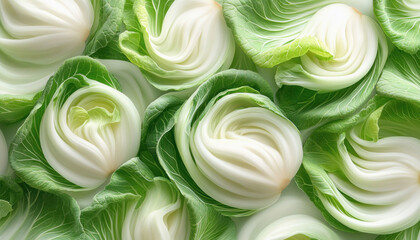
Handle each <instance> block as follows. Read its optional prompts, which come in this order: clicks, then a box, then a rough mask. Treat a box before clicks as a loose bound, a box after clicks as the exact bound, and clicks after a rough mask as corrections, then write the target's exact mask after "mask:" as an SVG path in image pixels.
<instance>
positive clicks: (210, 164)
mask: <svg viewBox="0 0 420 240" xmlns="http://www.w3.org/2000/svg"><path fill="white" fill-rule="evenodd" d="M271 98H272V93H271V89H270V87H269V86H268V84H267V83H266V82H265V81H264V80H263V79H262V78H261V77H260V76H259V75H258V74H255V73H253V72H250V71H238V70H229V71H224V72H222V73H219V74H216V75H215V76H213V77H212V78H211V79H209V80H208V81H207V82H206V83H204V84H203V85H201V86H200V87H199V88H198V89H197V91H196V92H194V94H193V95H192V96H191V97H190V98H189V99H188V100H187V101H186V102H185V103H184V104H183V105H182V107H181V108H179V104H178V107H176V103H174V102H176V101H172V100H171V96H164V97H162V98H160V99H158V100H157V101H155V102H154V103H152V104H151V105H150V107H149V109H148V111H146V120H145V126H148V129H149V133H147V135H146V140H147V141H148V142H156V141H157V142H156V144H157V145H156V147H155V148H156V150H155V151H156V153H154V154H157V157H158V158H159V163H160V165H161V166H162V167H163V169H164V170H165V171H166V174H168V176H169V177H170V178H171V179H172V180H173V181H174V182H175V183H176V184H177V186H178V187H179V188H180V190H181V192H182V193H183V194H191V191H193V193H194V194H197V195H199V196H200V197H201V199H202V200H203V201H205V202H206V203H208V204H210V205H213V206H214V207H215V208H216V209H217V210H219V211H220V212H222V213H223V214H225V215H242V214H250V213H252V212H253V211H254V210H258V209H261V208H264V207H267V206H269V205H270V204H272V203H273V202H275V201H276V200H277V199H278V197H279V196H280V194H281V191H282V190H283V189H284V188H285V187H286V186H287V185H288V184H289V182H290V181H291V179H292V178H293V176H294V175H295V173H296V172H297V170H298V168H299V166H300V164H301V158H302V145H301V140H300V136H299V132H298V130H297V129H296V128H295V126H294V125H293V124H292V123H291V122H290V121H289V120H287V118H285V117H284V116H283V114H282V113H281V111H280V110H279V109H278V108H277V106H275V105H274V103H273V102H272V100H271ZM178 108H179V110H178V111H177V109H178ZM149 116H150V117H149ZM147 136H150V137H153V138H154V139H150V138H148V137H147ZM146 145H147V143H146ZM151 150H152V152H153V151H154V149H153V148H151Z"/></svg>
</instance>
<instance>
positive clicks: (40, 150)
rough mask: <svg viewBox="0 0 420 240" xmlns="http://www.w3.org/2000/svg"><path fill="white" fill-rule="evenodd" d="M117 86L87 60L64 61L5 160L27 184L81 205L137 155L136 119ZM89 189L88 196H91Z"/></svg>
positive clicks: (138, 126)
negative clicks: (73, 199) (63, 196)
mask: <svg viewBox="0 0 420 240" xmlns="http://www.w3.org/2000/svg"><path fill="white" fill-rule="evenodd" d="M141 115H142V114H140V113H139V112H138V111H137V109H136V106H135V105H134V104H133V103H132V102H131V100H130V99H129V98H128V97H127V96H125V95H124V94H123V93H121V92H120V89H119V83H118V82H117V80H116V79H115V78H114V77H113V76H112V75H110V74H109V73H108V71H107V69H106V68H105V67H104V66H103V65H101V64H100V63H99V62H97V61H95V60H93V59H91V58H88V57H77V58H73V59H71V60H68V61H67V62H66V63H65V64H64V65H63V66H62V67H61V68H60V69H59V71H58V72H57V74H55V75H54V77H53V78H51V80H50V81H49V83H48V85H47V88H46V89H45V90H44V92H43V95H42V97H41V98H40V100H39V101H38V103H37V105H36V106H35V109H34V111H32V112H31V114H30V116H29V117H28V118H27V119H26V121H25V123H24V124H23V126H22V127H21V128H20V129H19V131H18V133H17V137H16V138H15V141H14V142H13V143H12V151H11V155H10V161H11V165H12V167H13V169H14V170H15V171H16V174H17V175H18V176H19V177H21V178H22V179H24V180H25V181H26V182H27V183H28V184H30V185H31V186H34V187H37V188H40V189H42V190H44V191H49V192H56V191H58V192H65V193H68V194H70V195H73V196H74V197H76V198H77V199H78V200H79V201H80V204H81V205H86V204H87V203H86V201H89V200H88V199H89V198H90V197H89V196H87V200H86V201H85V200H83V198H84V197H83V195H84V194H87V195H91V194H94V193H95V192H97V191H98V188H99V187H101V186H103V185H104V184H106V182H107V180H108V179H109V177H110V175H111V174H112V173H113V172H114V171H115V170H116V169H117V168H118V167H119V166H120V165H121V164H122V163H124V162H125V161H127V160H129V159H131V158H132V157H135V156H136V155H137V152H138V149H139V144H140V132H141V118H140V116H141ZM92 191H93V193H92Z"/></svg>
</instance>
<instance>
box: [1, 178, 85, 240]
mask: <svg viewBox="0 0 420 240" xmlns="http://www.w3.org/2000/svg"><path fill="white" fill-rule="evenodd" d="M79 216H80V210H79V208H78V207H77V204H76V202H75V201H74V200H73V199H71V198H70V197H69V196H63V195H55V194H52V193H46V192H42V191H39V190H37V189H33V188H31V187H29V186H28V185H26V184H24V183H21V184H17V183H16V182H15V181H14V180H13V179H12V178H10V177H0V238H1V239H22V240H31V239H40V240H41V239H42V240H49V239H79V238H80V237H81V236H82V234H83V229H82V225H81V224H80V220H79Z"/></svg>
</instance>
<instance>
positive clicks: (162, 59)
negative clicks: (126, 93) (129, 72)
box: [119, 0, 244, 90]
mask: <svg viewBox="0 0 420 240" xmlns="http://www.w3.org/2000/svg"><path fill="white" fill-rule="evenodd" d="M124 21H125V24H126V29H127V30H126V31H125V32H123V33H122V34H121V35H120V39H119V40H120V47H121V50H122V52H123V53H124V54H125V55H126V56H127V58H128V59H129V60H130V61H131V62H132V63H134V64H136V65H137V66H138V67H140V68H141V69H142V72H143V73H144V75H145V77H146V79H147V80H149V81H150V83H151V84H153V85H154V86H155V87H157V88H159V89H161V90H182V89H186V88H191V87H194V86H198V85H199V84H201V83H202V82H203V81H205V80H206V79H208V78H209V77H210V76H211V75H213V74H214V73H216V72H218V71H220V70H224V69H227V68H229V67H230V66H231V64H232V60H233V59H234V57H235V42H234V40H233V36H232V33H231V31H230V29H229V28H228V27H227V26H226V23H225V20H224V17H223V12H222V7H221V5H220V4H219V3H218V2H217V1H215V0H168V1H167V0H165V1H163V0H151V1H143V0H128V1H127V4H126V12H125V17H124ZM243 59H244V58H238V57H236V60H235V61H242V60H243Z"/></svg>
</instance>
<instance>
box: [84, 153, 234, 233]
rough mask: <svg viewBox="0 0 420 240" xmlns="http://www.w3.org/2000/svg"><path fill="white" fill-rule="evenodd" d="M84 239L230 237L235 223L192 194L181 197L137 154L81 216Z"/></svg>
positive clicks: (171, 184)
mask: <svg viewBox="0 0 420 240" xmlns="http://www.w3.org/2000/svg"><path fill="white" fill-rule="evenodd" d="M81 221H82V223H83V226H84V229H85V231H86V235H87V237H88V238H89V239H115V240H117V239H123V240H131V239H132V240H136V239H161V240H170V239H174V240H178V239H215V240H216V239H235V235H236V231H235V226H234V224H233V222H232V220H230V219H229V218H227V217H223V216H221V215H220V214H218V213H217V212H216V211H215V210H214V209H212V208H211V207H209V206H206V205H205V204H204V203H203V202H201V201H199V200H198V199H197V198H195V197H192V196H188V197H183V196H182V195H181V194H180V192H179V191H178V190H177V188H176V187H175V185H174V184H173V183H171V182H170V181H169V180H167V179H166V178H162V177H154V176H153V174H152V173H151V172H150V170H149V169H148V168H147V167H146V166H145V165H144V164H143V163H142V162H141V161H139V159H136V158H135V159H132V160H130V161H129V162H127V163H125V164H124V165H123V166H122V167H121V168H120V169H118V170H117V171H116V172H115V174H114V175H113V176H112V178H111V182H110V184H109V185H108V186H107V187H106V188H105V190H104V191H102V192H100V193H99V194H98V195H97V196H96V197H95V201H94V203H93V204H92V205H91V206H90V207H88V208H86V209H84V210H83V211H82V215H81Z"/></svg>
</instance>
